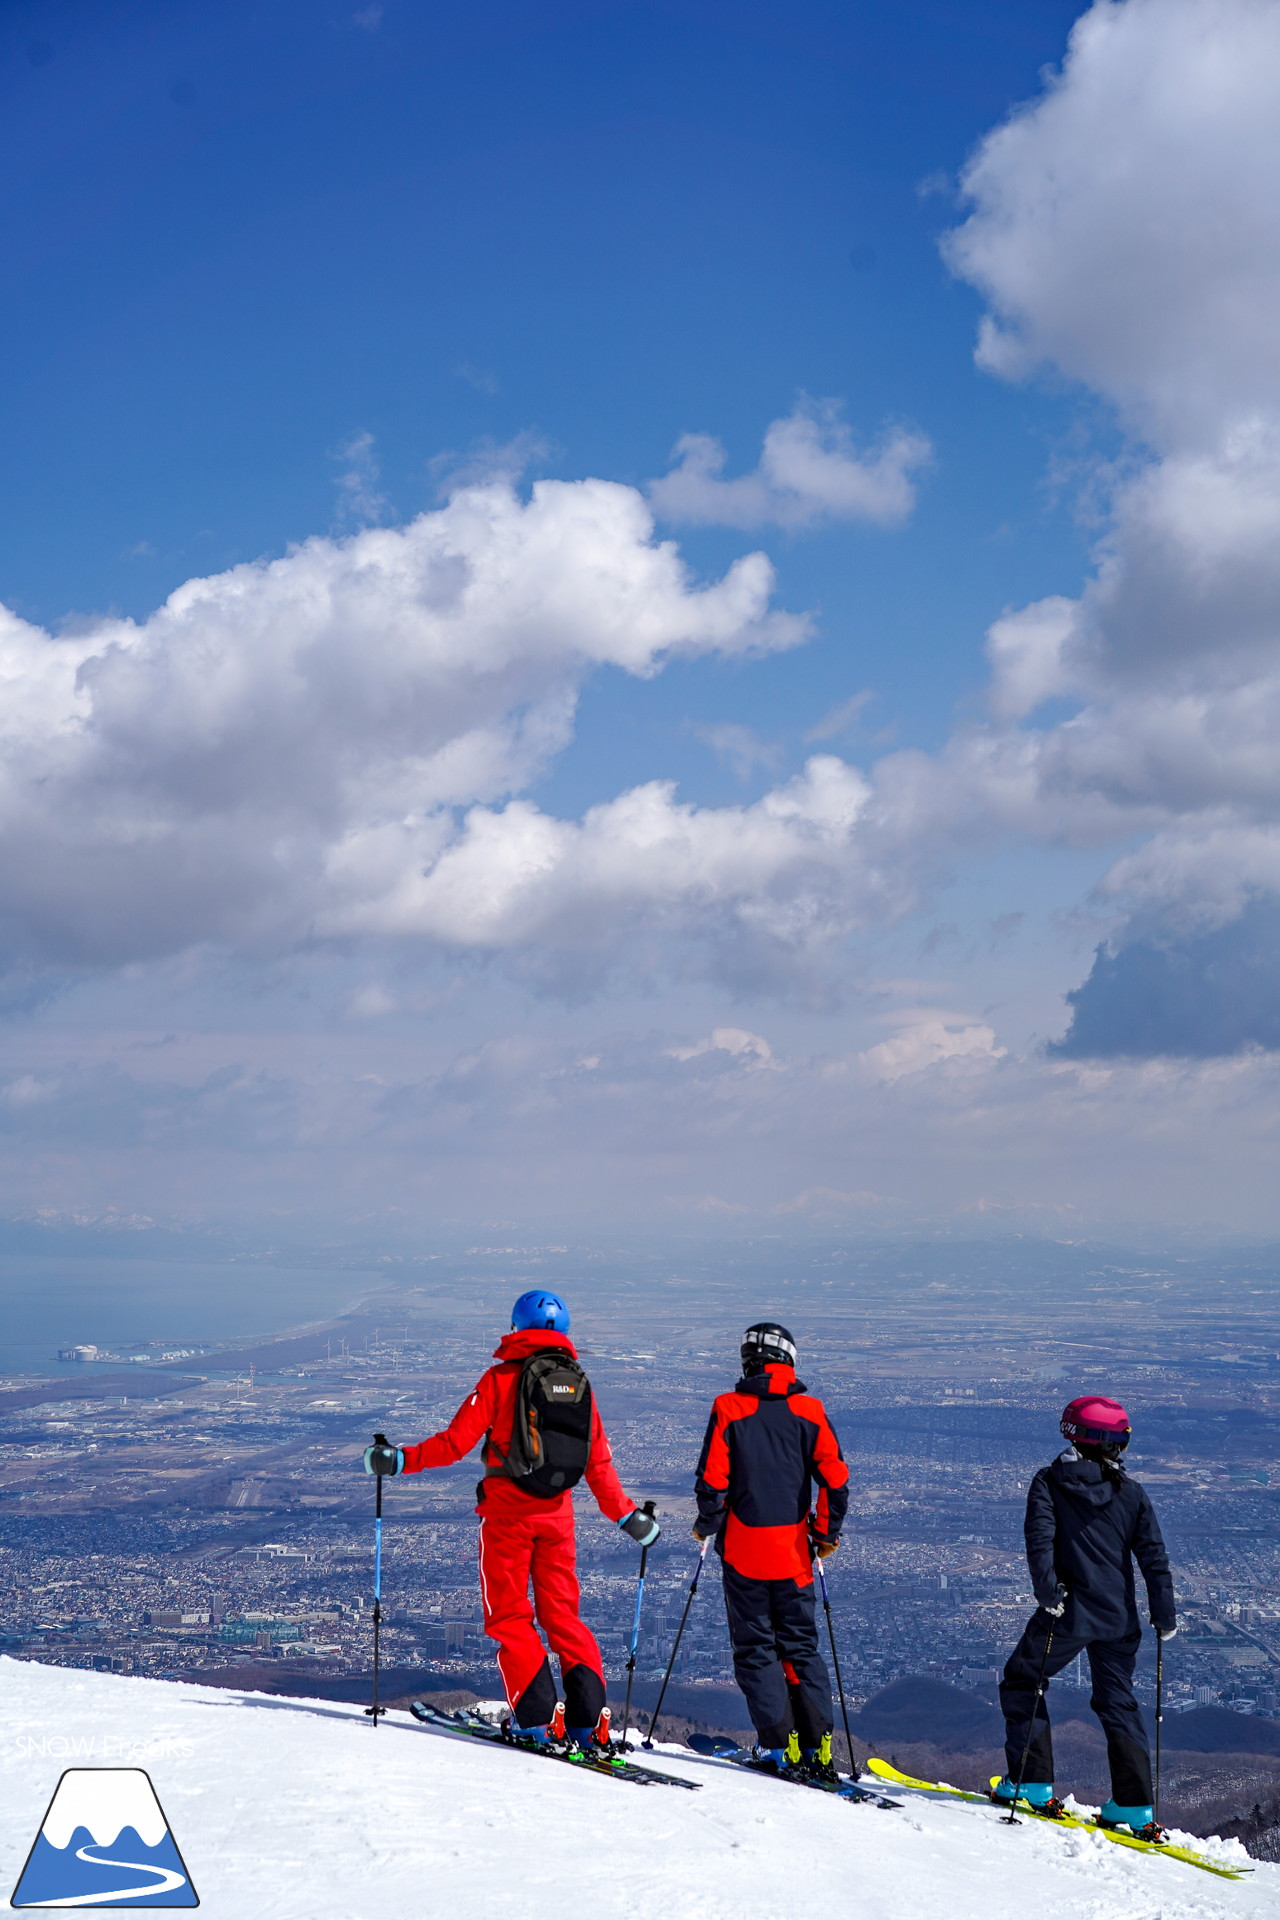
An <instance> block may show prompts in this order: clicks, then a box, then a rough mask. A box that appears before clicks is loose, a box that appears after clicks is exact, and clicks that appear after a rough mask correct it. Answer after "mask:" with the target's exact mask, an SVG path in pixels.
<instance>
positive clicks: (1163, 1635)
mask: <svg viewBox="0 0 1280 1920" xmlns="http://www.w3.org/2000/svg"><path fill="white" fill-rule="evenodd" d="M1177 1631H1178V1629H1177V1628H1176V1627H1157V1628H1156V1633H1157V1635H1158V1636H1159V1638H1160V1639H1161V1640H1172V1638H1173V1636H1174V1634H1175V1633H1176V1632H1177Z"/></svg>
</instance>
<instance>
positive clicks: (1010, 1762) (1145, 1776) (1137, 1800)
mask: <svg viewBox="0 0 1280 1920" xmlns="http://www.w3.org/2000/svg"><path fill="white" fill-rule="evenodd" d="M1050 1628H1053V1645H1052V1647H1050V1649H1049V1660H1048V1664H1047V1666H1046V1667H1045V1681H1046V1683H1047V1682H1048V1681H1049V1680H1051V1679H1052V1678H1053V1676H1054V1674H1055V1673H1061V1672H1062V1669H1063V1668H1064V1667H1065V1666H1066V1665H1067V1663H1068V1661H1070V1660H1074V1659H1075V1657H1076V1655H1077V1654H1078V1653H1080V1652H1081V1651H1083V1652H1085V1653H1087V1654H1088V1656H1089V1672H1090V1674H1091V1675H1092V1678H1093V1691H1092V1693H1091V1694H1090V1696H1089V1705H1090V1706H1091V1707H1092V1708H1093V1711H1094V1712H1095V1713H1096V1714H1097V1716H1098V1718H1099V1720H1101V1722H1102V1730H1103V1732H1104V1733H1105V1734H1106V1736H1107V1759H1108V1760H1109V1761H1110V1763H1111V1797H1112V1799H1113V1800H1114V1801H1115V1802H1116V1803H1117V1805H1118V1806H1122V1807H1149V1806H1150V1805H1151V1750H1150V1748H1149V1747H1148V1745H1147V1729H1146V1727H1145V1726H1144V1724H1143V1720H1142V1714H1141V1711H1140V1710H1139V1707H1138V1702H1137V1700H1136V1699H1135V1698H1134V1693H1133V1666H1134V1662H1135V1660H1136V1659H1137V1657H1138V1648H1139V1646H1140V1645H1141V1642H1142V1630H1141V1628H1138V1629H1136V1630H1135V1631H1134V1632H1133V1633H1127V1634H1125V1636H1124V1638H1123V1639H1121V1640H1081V1639H1079V1638H1078V1637H1077V1636H1075V1635H1072V1634H1066V1633H1063V1632H1062V1629H1061V1626H1060V1625H1059V1623H1058V1622H1056V1621H1054V1620H1051V1619H1050V1618H1049V1615H1048V1614H1047V1613H1041V1612H1037V1613H1034V1614H1032V1616H1031V1618H1030V1620H1028V1622H1027V1627H1026V1632H1025V1633H1024V1634H1023V1636H1022V1638H1021V1640H1019V1642H1018V1644H1017V1646H1016V1647H1015V1648H1014V1650H1013V1652H1012V1653H1011V1654H1010V1656H1009V1661H1008V1665H1007V1666H1006V1667H1005V1670H1004V1677H1003V1678H1002V1680H1001V1682H1000V1705H1001V1708H1002V1709H1003V1711H1004V1726H1005V1747H1004V1754H1005V1766H1006V1768H1007V1769H1008V1774H1009V1778H1010V1779H1011V1780H1016V1779H1017V1777H1018V1768H1019V1767H1020V1766H1021V1765H1022V1750H1023V1748H1024V1747H1025V1746H1026V1744H1027V1730H1028V1728H1032V1729H1033V1731H1032V1734H1031V1748H1030V1751H1029V1752H1028V1754H1027V1764H1026V1767H1025V1769H1024V1771H1023V1775H1022V1777H1023V1780H1024V1781H1031V1780H1034V1781H1039V1782H1041V1783H1043V1784H1044V1785H1046V1786H1051V1785H1052V1784H1053V1738H1052V1735H1051V1733H1050V1731H1049V1710H1048V1708H1047V1707H1046V1705H1045V1700H1044V1695H1043V1694H1042V1695H1041V1696H1040V1697H1039V1699H1037V1698H1036V1682H1037V1681H1038V1679H1039V1677H1040V1668H1041V1663H1042V1662H1043V1661H1044V1649H1045V1641H1046V1639H1047V1638H1048V1635H1049V1630H1050Z"/></svg>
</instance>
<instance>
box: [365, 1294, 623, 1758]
mask: <svg viewBox="0 0 1280 1920" xmlns="http://www.w3.org/2000/svg"><path fill="white" fill-rule="evenodd" d="M557 1353H563V1354H564V1355H565V1356H566V1357H567V1359H568V1360H569V1361H570V1362H572V1363H573V1365H574V1368H575V1370H577V1369H576V1363H577V1357H578V1356H577V1352H576V1350H575V1348H574V1345H573V1342H572V1340H570V1338H569V1309H568V1307H567V1306H566V1305H565V1303H564V1301H563V1300H562V1299H561V1298H560V1296H559V1295H558V1294H555V1293H551V1292H548V1291H546V1290H544V1289H541V1288H538V1289H535V1290H534V1291H532V1292H529V1293H522V1294H521V1296H520V1298H519V1299H518V1300H517V1301H516V1304H515V1306H514V1308H513V1309H512V1314H511V1332H510V1333H508V1334H506V1335H504V1336H503V1338H502V1339H501V1340H500V1341H499V1343H498V1347H497V1350H496V1352H495V1354H494V1359H495V1361H496V1363H497V1364H496V1365H495V1366H492V1367H490V1368H489V1369H488V1371H487V1372H486V1373H485V1374H483V1375H482V1376H481V1378H480V1380H479V1381H478V1382H477V1384H476V1388H475V1391H474V1392H473V1393H471V1394H470V1395H468V1397H467V1399H466V1400H464V1401H463V1403H462V1405H461V1406H460V1407H459V1409H458V1411H457V1413H456V1414H455V1415H454V1416H453V1419H452V1420H451V1421H450V1423H449V1425H448V1426H447V1427H446V1428H445V1429H444V1431H443V1432H442V1433H434V1434H432V1435H431V1437H430V1439H428V1440H422V1441H420V1442H419V1443H418V1445H417V1446H414V1447H404V1448H402V1449H396V1450H394V1455H395V1467H394V1469H393V1470H394V1471H399V1472H401V1473H421V1472H422V1470H423V1469H424V1468H426V1467H450V1466H453V1465H454V1464H455V1463H456V1462H457V1461H459V1460H461V1459H462V1458H463V1457H464V1456H465V1455H466V1454H468V1453H470V1451H471V1449H472V1448H473V1447H474V1446H475V1444H476V1442H477V1441H478V1440H481V1439H483V1441H484V1452H483V1454H482V1459H483V1461H484V1474H485V1477H484V1479H483V1480H481V1482H480V1483H479V1485H478V1486H477V1488H476V1512H477V1513H478V1514H479V1515H480V1598H481V1602H482V1604H483V1607H484V1630H485V1632H486V1634H488V1636H489V1638H490V1639H491V1640H496V1641H497V1642H498V1668H499V1671H500V1672H501V1674H502V1680H503V1685H504V1686H505V1688H506V1693H507V1700H508V1703H509V1705H510V1707H511V1715H512V1720H513V1722H514V1727H513V1732H514V1733H516V1734H517V1735H518V1737H519V1738H521V1739H523V1740H528V1741H529V1742H530V1743H531V1744H536V1745H545V1744H560V1743H564V1742H568V1743H569V1744H571V1745H577V1746H584V1747H585V1746H589V1745H592V1744H597V1745H604V1744H607V1742H608V1737H609V1736H608V1715H607V1713H606V1712H605V1683H604V1667H603V1664H602V1662H601V1659H600V1648H599V1647H598V1645H597V1644H596V1639H595V1635H594V1634H593V1633H592V1632H591V1630H590V1628H588V1627H586V1626H584V1625H583V1623H582V1621H581V1619H580V1618H579V1615H578V1603H579V1593H578V1576H577V1572H576V1566H575V1560H576V1554H575V1541H574V1529H573V1493H572V1489H571V1485H570V1486H567V1487H566V1488H565V1489H564V1490H563V1491H561V1492H556V1491H553V1490H549V1489H548V1490H544V1489H542V1488H535V1487H534V1486H533V1484H532V1482H531V1481H530V1480H528V1479H526V1480H525V1481H524V1483H523V1484H522V1483H521V1481H520V1479H518V1478H513V1477H512V1475H511V1472H510V1471H509V1470H508V1456H509V1455H510V1454H511V1453H512V1434H513V1428H514V1426H515V1423H516V1419H517V1417H518V1416H517V1408H518V1395H519V1389H520V1383H521V1376H522V1374H523V1373H524V1370H525V1363H526V1362H527V1361H529V1360H531V1359H532V1358H534V1357H535V1356H536V1355H538V1354H550V1355H555V1354H557ZM579 1377H580V1378H583V1376H581V1375H579ZM562 1390H563V1389H562ZM587 1392H588V1393H589V1392H590V1389H589V1388H588V1389H587ZM370 1451H372V1449H371V1450H370ZM584 1453H585V1463H584V1464H582V1465H581V1467H580V1470H581V1472H582V1477H583V1478H584V1479H585V1480H586V1483H587V1485H588V1486H589V1487H590V1489H591V1491H592V1493H593V1494H594V1495H595V1500H596V1505H597V1506H598V1507H599V1509H600V1511H601V1513H603V1514H604V1515H605V1516H606V1518H607V1519H609V1520H612V1521H614V1522H615V1523H616V1524H617V1525H618V1526H619V1527H620V1528H621V1529H622V1531H623V1532H624V1533H628V1534H630V1536H631V1538H632V1539H633V1540H636V1541H638V1542H639V1544H640V1545H641V1546H642V1547H647V1546H651V1545H652V1544H653V1542H654V1541H655V1540H656V1539H657V1537H658V1533H659V1527H658V1523H657V1521H656V1520H655V1519H653V1517H652V1515H650V1514H647V1513H642V1512H641V1511H640V1509H639V1508H638V1507H637V1506H636V1503H635V1501H634V1500H629V1499H628V1498H627V1496H626V1494H625V1493H624V1492H623V1491H622V1486H621V1483H620V1482H619V1480H618V1476H617V1473H616V1472H615V1471H614V1466H613V1454H612V1452H611V1451H610V1448H609V1442H608V1439H607V1437H606V1435H605V1430H604V1427H603V1425H602V1424H601V1421H600V1413H599V1409H598V1407H597V1406H596V1404H595V1400H594V1397H592V1399H591V1406H590V1419H589V1427H588V1428H587V1429H586V1432H585V1433H584ZM365 1464H366V1467H367V1468H368V1469H369V1470H370V1471H374V1470H378V1471H383V1472H385V1471H386V1470H387V1469H386V1467H385V1466H382V1465H379V1466H378V1467H377V1468H376V1469H375V1468H374V1467H372V1466H370V1462H369V1459H368V1457H367V1456H366V1461H365ZM573 1478H574V1479H576V1478H577V1473H576V1472H575V1473H574V1474H573ZM530 1583H532V1586H533V1601H532V1604H531V1603H530V1599H529V1587H530ZM535 1613H536V1616H537V1621H538V1625H539V1626H541V1628H542V1630H543V1632H544V1633H545V1634H546V1636H547V1639H548V1640H549V1641H550V1643H551V1647H552V1651H553V1652H554V1653H555V1655H556V1657H557V1658H558V1660H559V1662H560V1674H561V1680H562V1684H563V1687H564V1697H563V1700H562V1701H560V1700H557V1697H556V1688H555V1682H554V1681H553V1679H552V1677H551V1667H550V1664H549V1662H548V1660H547V1654H546V1650H545V1648H544V1647H543V1644H542V1641H541V1640H540V1639H539V1637H538V1631H537V1627H535V1625H534V1616H535Z"/></svg>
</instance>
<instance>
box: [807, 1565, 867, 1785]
mask: <svg viewBox="0 0 1280 1920" xmlns="http://www.w3.org/2000/svg"><path fill="white" fill-rule="evenodd" d="M813 1564H814V1565H815V1567H817V1569H818V1581H819V1584H820V1585H821V1587H822V1610H823V1612H824V1613H825V1614H826V1616H827V1638H828V1640H830V1642H831V1664H832V1666H833V1667H834V1668H835V1670H836V1692H837V1693H838V1694H839V1696H840V1718H841V1719H842V1720H843V1721H844V1744H845V1746H846V1747H847V1749H848V1752H849V1778H850V1779H851V1780H856V1779H857V1777H858V1763H857V1761H856V1760H855V1759H854V1757H853V1741H852V1740H851V1739H850V1737H849V1709H848V1707H847V1706H846V1705H845V1698H844V1681H843V1680H842V1678H841V1677H840V1655H839V1654H838V1653H837V1652H836V1633H835V1628H834V1627H833V1626H832V1624H831V1602H830V1600H829V1599H828V1598H827V1576H826V1574H825V1573H824V1572H823V1570H822V1561H821V1559H820V1557H818V1556H817V1555H815V1556H814V1562H813Z"/></svg>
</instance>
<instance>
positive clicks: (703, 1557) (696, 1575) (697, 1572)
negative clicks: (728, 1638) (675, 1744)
mask: <svg viewBox="0 0 1280 1920" xmlns="http://www.w3.org/2000/svg"><path fill="white" fill-rule="evenodd" d="M710 1545H711V1537H710V1535H708V1536H707V1538H706V1539H705V1540H704V1541H703V1543H702V1552H701V1553H700V1554H699V1555H698V1564H697V1566H696V1567H695V1568H694V1570H693V1579H692V1581H691V1582H690V1584H689V1597H688V1599H687V1600H686V1601H685V1603H684V1612H683V1613H682V1614H681V1615H680V1625H679V1626H678V1627H677V1628H676V1643H675V1645H674V1647H672V1649H671V1658H670V1659H669V1660H668V1662H667V1670H666V1672H665V1673H664V1674H663V1676H662V1685H661V1687H660V1688H659V1690H658V1704H657V1706H656V1707H655V1708H654V1710H653V1718H652V1720H650V1722H649V1734H648V1738H647V1739H645V1740H642V1741H641V1743H640V1744H641V1746H642V1747H643V1748H644V1750H645V1752H646V1753H652V1752H653V1736H654V1733H655V1731H656V1730H657V1725H658V1715H659V1714H660V1713H661V1712H662V1703H663V1701H664V1700H665V1699H666V1697H667V1683H668V1681H669V1680H670V1679H671V1676H672V1674H673V1673H674V1671H675V1665H676V1655H677V1654H678V1653H679V1651H680V1642H681V1641H682V1640H683V1639H684V1623H685V1621H686V1620H687V1619H688V1618H689V1609H690V1607H691V1606H692V1605H693V1596H694V1594H695V1593H696V1592H697V1591H698V1582H699V1580H701V1578H702V1569H703V1567H704V1566H705V1565H706V1563H707V1548H708V1547H709V1546H710Z"/></svg>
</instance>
